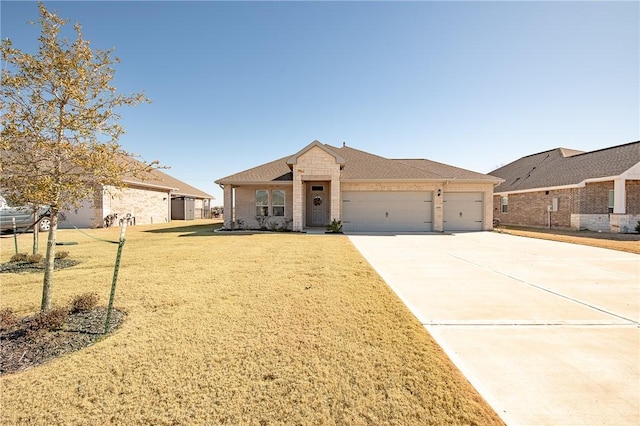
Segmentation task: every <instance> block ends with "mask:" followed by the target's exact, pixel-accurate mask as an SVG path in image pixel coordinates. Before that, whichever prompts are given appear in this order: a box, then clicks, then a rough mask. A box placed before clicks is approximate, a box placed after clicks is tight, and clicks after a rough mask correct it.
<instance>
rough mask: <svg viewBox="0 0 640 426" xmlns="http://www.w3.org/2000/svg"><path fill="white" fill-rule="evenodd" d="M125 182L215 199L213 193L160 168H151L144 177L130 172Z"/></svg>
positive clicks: (182, 195)
mask: <svg viewBox="0 0 640 426" xmlns="http://www.w3.org/2000/svg"><path fill="white" fill-rule="evenodd" d="M126 161H131V162H138V163H140V161H138V160H137V159H135V158H133V157H127V158H126ZM141 166H142V165H141ZM124 182H125V183H126V184H128V185H136V186H142V187H148V188H161V189H167V190H169V191H170V192H171V195H172V196H179V197H192V198H203V199H207V198H209V199H214V197H213V196H212V195H209V194H207V193H206V192H204V191H201V190H199V189H198V188H196V187H193V186H191V185H189V184H188V183H185V182H183V181H181V180H179V179H176V178H175V177H173V176H170V175H168V174H166V173H164V172H163V171H161V170H159V169H150V170H149V171H147V172H145V173H144V178H142V177H136V176H133V175H131V174H129V175H128V176H126V177H125V179H124Z"/></svg>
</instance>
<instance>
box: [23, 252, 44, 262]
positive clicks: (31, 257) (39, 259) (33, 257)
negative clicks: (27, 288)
mask: <svg viewBox="0 0 640 426" xmlns="http://www.w3.org/2000/svg"><path fill="white" fill-rule="evenodd" d="M42 258H43V257H42V255H41V254H40V253H36V254H30V255H29V256H27V262H29V263H40V262H42Z"/></svg>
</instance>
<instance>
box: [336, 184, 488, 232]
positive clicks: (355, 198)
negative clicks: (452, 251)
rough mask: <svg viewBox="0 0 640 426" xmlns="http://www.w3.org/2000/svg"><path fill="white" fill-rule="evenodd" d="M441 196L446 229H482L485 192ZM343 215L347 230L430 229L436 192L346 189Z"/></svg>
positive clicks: (408, 230) (423, 230)
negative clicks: (434, 193)
mask: <svg viewBox="0 0 640 426" xmlns="http://www.w3.org/2000/svg"><path fill="white" fill-rule="evenodd" d="M442 196H443V200H442V201H443V222H444V223H443V227H444V230H445V231H480V230H482V216H483V211H484V207H483V194H482V192H445V193H444V194H442ZM342 218H343V220H342V222H343V229H344V230H345V231H346V232H348V231H364V232H403V231H404V232H429V231H432V230H433V193H432V192H426V191H425V192H421V191H371V192H370V191H349V192H345V193H344V194H343V197H342Z"/></svg>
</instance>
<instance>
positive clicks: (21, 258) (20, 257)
mask: <svg viewBox="0 0 640 426" xmlns="http://www.w3.org/2000/svg"><path fill="white" fill-rule="evenodd" d="M28 257H29V255H28V254H27V253H16V254H14V255H13V256H11V261H12V262H26V261H27V258H28Z"/></svg>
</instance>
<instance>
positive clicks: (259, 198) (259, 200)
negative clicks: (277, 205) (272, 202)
mask: <svg viewBox="0 0 640 426" xmlns="http://www.w3.org/2000/svg"><path fill="white" fill-rule="evenodd" d="M268 205H269V191H265V190H262V189H259V190H257V191H256V206H268Z"/></svg>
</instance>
